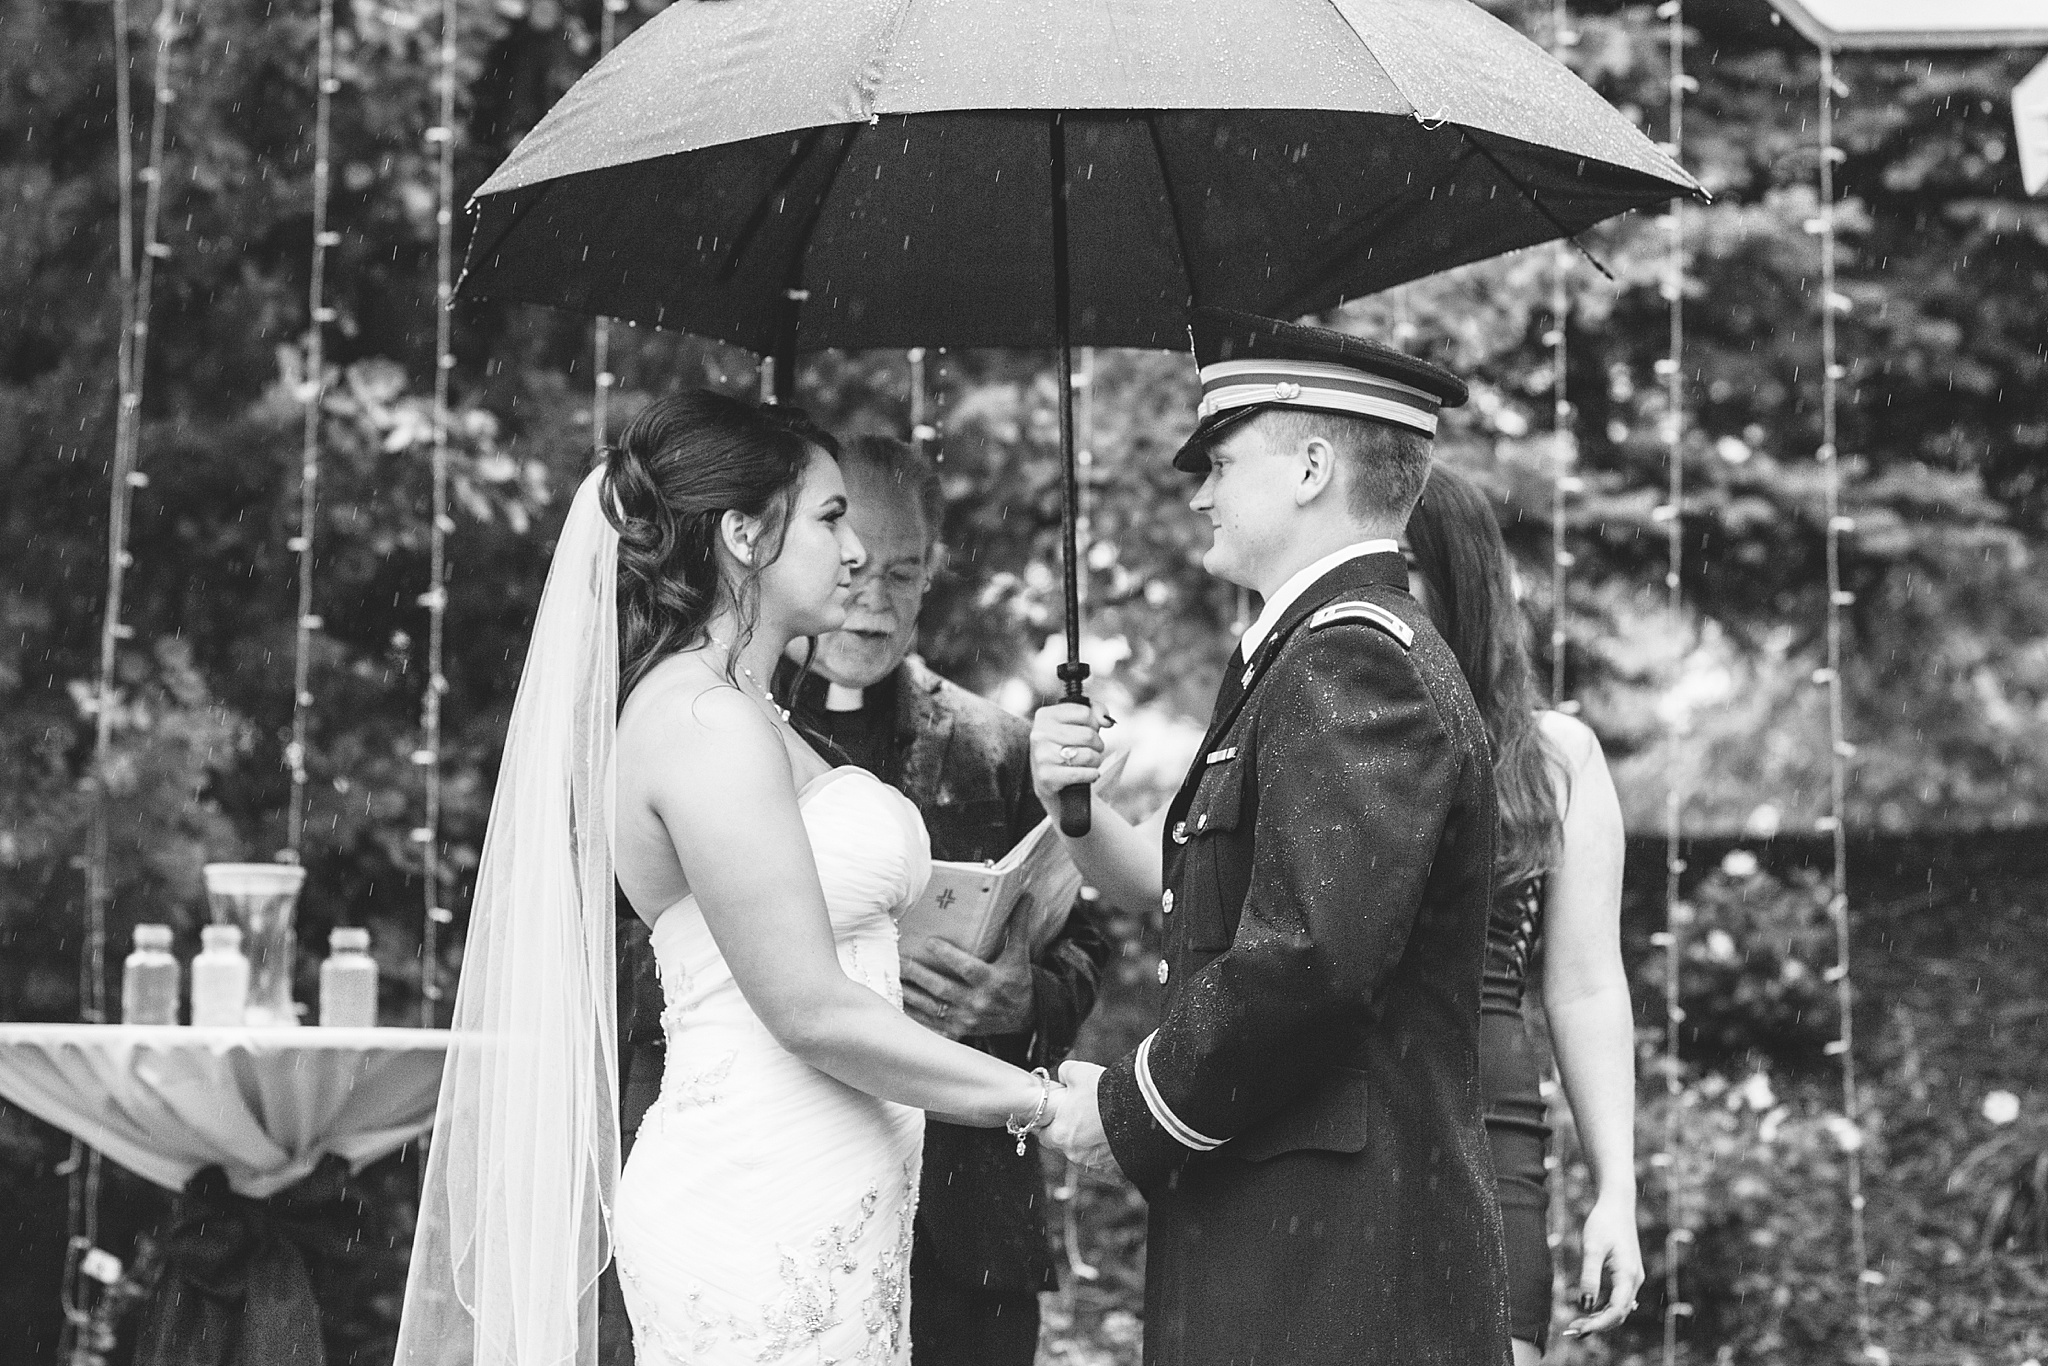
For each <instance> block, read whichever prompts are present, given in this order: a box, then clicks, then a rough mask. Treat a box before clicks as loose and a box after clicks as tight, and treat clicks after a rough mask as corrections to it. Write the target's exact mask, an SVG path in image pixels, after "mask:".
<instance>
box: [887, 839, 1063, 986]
mask: <svg viewBox="0 0 2048 1366" xmlns="http://www.w3.org/2000/svg"><path fill="white" fill-rule="evenodd" d="M1080 890H1081V872H1080V870H1079V869H1078V868H1076V867H1074V860H1073V859H1072V858H1070V857H1069V856H1068V854H1067V848H1066V845H1064V844H1062V843H1061V842H1060V837H1059V834H1058V833H1057V832H1056V831H1055V830H1054V829H1053V828H1052V822H1051V821H1050V820H1043V821H1040V822H1039V823H1038V824H1037V825H1036V826H1034V827H1032V830H1031V833H1030V834H1028V835H1026V836H1025V837H1024V838H1023V839H1021V840H1019V841H1017V844H1016V847H1015V848H1013V849H1011V850H1010V852H1009V853H1007V854H1004V855H1003V856H1002V857H1001V858H1000V859H997V860H996V861H995V862H993V863H989V862H980V863H954V862H950V861H948V860H946V859H933V860H932V880H931V881H930V882H929V883H928V884H926V886H925V889H924V895H923V896H921V897H919V898H918V899H917V900H916V901H915V902H913V903H912V904H911V907H910V909H909V910H907V911H905V912H904V913H903V918H902V919H901V920H900V921H898V922H897V926H896V931H897V936H898V942H899V944H900V945H901V948H900V950H899V952H900V953H901V954H902V955H903V956H904V957H906V958H907V957H909V956H911V954H912V953H913V952H914V951H915V949H916V947H917V945H918V944H919V943H920V942H921V941H923V940H925V939H928V938H938V939H947V940H951V941H952V942H953V943H955V944H958V945H959V946H960V947H961V948H964V949H966V950H967V951H968V952H969V953H972V954H974V955H975V956H976V957H978V958H981V959H982V960H984V961H986V960H989V959H992V958H994V957H995V956H996V955H997V954H998V953H1000V952H1002V948H1003V941H1004V939H1005V937H1006V936H1007V934H1008V933H1009V931H1010V922H1011V920H1012V919H1013V918H1014V919H1016V921H1017V925H1016V928H1017V930H1018V931H1020V932H1022V933H1024V934H1027V935H1029V936H1030V940H1031V955H1032V956H1033V957H1034V958H1035V957H1037V956H1038V952H1039V950H1041V949H1043V948H1044V947H1045V946H1046V945H1047V944H1049V943H1051V942H1052V940H1053V936H1055V935H1057V934H1058V933H1059V932H1060V927H1061V926H1062V925H1064V924H1066V923H1067V912H1068V911H1069V910H1070V909H1071V908H1072V907H1073V904H1074V897H1075V896H1076V895H1077V894H1078V893H1079V892H1080Z"/></svg>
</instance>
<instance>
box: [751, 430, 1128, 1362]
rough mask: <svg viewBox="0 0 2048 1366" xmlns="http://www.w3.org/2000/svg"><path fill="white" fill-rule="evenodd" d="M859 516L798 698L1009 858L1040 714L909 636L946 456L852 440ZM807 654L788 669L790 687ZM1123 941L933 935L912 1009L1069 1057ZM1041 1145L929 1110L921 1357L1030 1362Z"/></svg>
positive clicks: (783, 687) (916, 1308)
mask: <svg viewBox="0 0 2048 1366" xmlns="http://www.w3.org/2000/svg"><path fill="white" fill-rule="evenodd" d="M840 471H841V473H842V474H843V475H844V476H845V479H846V492H847V499H848V504H849V506H848V508H847V520H848V521H849V522H850V523H851V524H852V526H853V530H854V532H855V533H856V534H857V535H858V536H859V537H860V539H861V543H862V544H863V545H864V546H866V547H867V552H868V557H867V560H866V562H865V563H863V564H862V565H861V566H860V568H859V569H857V570H856V571H855V572H854V577H853V596H852V600H851V601H850V602H849V603H848V604H847V618H846V625H845V627H844V628H843V629H841V630H839V631H835V632H833V633H832V634H830V635H827V636H824V637H822V638H821V639H820V640H819V641H818V645H817V650H816V653H815V656H814V658H813V659H812V660H811V667H810V671H809V673H808V674H807V675H806V676H804V677H803V679H802V681H801V683H800V684H798V686H797V691H796V696H795V698H794V710H795V712H796V715H797V718H798V720H799V721H800V722H801V723H802V724H803V725H804V726H805V727H806V728H807V729H809V730H811V731H813V732H815V733H817V734H821V735H823V736H824V737H825V738H827V739H829V740H831V741H832V743H833V744H835V745H837V746H838V747H839V748H840V749H841V750H843V751H844V752H845V754H846V756H847V757H848V758H849V759H851V760H852V761H853V762H854V763H857V764H859V765H860V766H861V767H863V768H865V769H867V770H869V771H870V772H872V773H874V774H875V775H876V776H878V777H880V778H881V779H882V780H883V781H885V782H887V783H890V784H891V785H893V786H894V787H896V788H898V789H899V790H901V791H902V792H904V793H905V794H906V795H908V796H909V797H910V799H911V800H912V801H914V802H916V803H917V807H918V810H919V811H920V812H922V813H923V815H924V821H925V826H926V828H927V829H929V830H930V832H931V841H932V857H933V858H939V859H953V860H958V861H962V862H977V861H980V860H982V859H995V858H1000V857H1001V856H1002V855H1003V854H1004V853H1006V852H1007V851H1008V850H1009V849H1010V847H1011V846H1012V845H1014V844H1016V842H1017V841H1018V840H1020V839H1022V838H1023V837H1024V836H1025V835H1027V834H1029V833H1030V831H1031V829H1032V828H1033V827H1034V826H1036V825H1037V824H1038V823H1039V822H1040V821H1041V820H1043V819H1044V816H1045V813H1044V809H1043V808H1042V807H1040V805H1039V804H1038V798H1037V797H1036V796H1035V795H1034V794H1033V793H1032V790H1031V761H1030V741H1031V727H1030V725H1029V723H1028V722H1026V721H1024V720H1022V719H1021V718H1019V717H1015V716H1012V715H1010V714H1009V713H1008V712H1006V711H1004V710H1003V709H1002V708H1000V707H998V706H996V705H995V704H994V703H993V702H989V701H987V700H985V699H983V698H981V697H979V696H977V695H976V694H974V693H972V692H969V691H968V690H967V689H965V688H962V687H959V686H958V685H956V684H954V683H951V682H948V681H947V680H946V679H943V678H941V677H939V676H938V675H937V674H935V673H933V672H932V671H931V669H929V668H928V667H926V665H925V664H924V662H923V661H922V660H921V659H919V658H918V657H917V656H916V655H914V654H912V653H911V647H912V646H913V645H914V644H915V643H916V640H917V619H918V613H919V611H920V610H921V608H922V607H923V605H924V596H925V593H926V591H927V590H928V589H929V588H930V587H931V583H932V576H933V575H934V574H935V573H937V572H938V569H939V567H940V565H941V563H942V559H943V556H944V553H945V551H944V547H943V546H942V545H940V543H939V530H940V523H941V516H942V513H943V510H944V509H943V504H942V501H941V496H940V491H939V478H938V472H937V470H936V469H934V468H933V466H932V463H931V461H930V460H928V459H927V458H926V457H925V456H924V455H923V454H922V453H921V452H919V451H918V450H916V449H915V448H914V447H912V446H910V445H908V444H906V443H904V442H901V441H896V440H893V439H890V438H887V437H862V438H860V439H857V440H854V441H850V442H848V443H847V444H846V446H845V449H844V453H843V455H842V457H841V460H840ZM795 674H796V670H795V669H794V667H793V666H791V667H789V668H788V669H786V671H785V673H784V674H783V675H782V676H781V677H780V678H779V679H778V683H779V685H780V686H778V688H777V692H778V694H780V695H782V696H784V697H787V696H789V693H788V691H787V689H788V687H789V685H790V684H792V683H793V682H795V681H796V679H795ZM1111 953H1112V948H1111V945H1110V943H1109V940H1108V937H1107V936H1106V935H1105V934H1104V933H1103V931H1102V929H1101V928H1100V926H1099V925H1098V924H1097V923H1096V922H1095V920H1094V919H1093V917H1092V916H1091V915H1090V913H1089V912H1088V911H1087V910H1086V908H1085V905H1083V904H1078V903H1077V904H1076V906H1075V907H1074V909H1073V912H1072V913H1071V914H1070V915H1069V916H1068V918H1067V923H1066V926H1065V928H1064V929H1063V930H1061V932H1060V933H1059V935H1058V936H1057V937H1056V938H1055V939H1053V941H1052V942H1051V943H1050V944H1048V945H1047V946H1046V947H1045V949H1044V951H1043V952H1041V953H1039V954H1038V955H1037V957H1036V958H1035V959H1034V958H1031V957H1029V956H1028V954H1029V945H1028V944H1027V943H1025V942H1024V937H1023V936H1021V935H1020V936H1017V937H1016V939H1015V940H1014V941H1013V942H1012V943H1010V944H1009V945H1008V946H1007V947H1006V948H1005V949H1004V950H1003V952H1002V953H1000V954H999V955H998V956H997V957H996V959H995V960H994V961H993V962H989V963H983V962H981V961H980V960H979V959H977V958H975V957H973V956H972V955H971V954H968V953H966V952H964V951H962V950H958V949H953V948H952V946H950V945H948V944H946V943H944V942H943V941H936V940H927V941H925V943H924V945H922V946H921V948H920V950H919V952H918V953H917V955H916V956H913V957H908V958H906V959H905V960H904V962H903V997H904V1009H905V1010H906V1011H907V1012H908V1013H909V1014H910V1015H911V1017H912V1018H913V1019H916V1020H918V1021H919V1022H920V1023H922V1024H924V1025H926V1026H927V1027H928V1028H931V1029H934V1030H937V1031H938V1032H939V1033H942V1034H945V1035H947V1036H948V1037H950V1038H955V1039H964V1040H966V1041H967V1042H969V1043H976V1044H979V1045H980V1046H982V1047H984V1048H986V1049H988V1050H989V1051H990V1052H992V1053H995V1054H997V1055H998V1056H1000V1057H1002V1058H1004V1059H1006V1060H1008V1061H1010V1062H1014V1063H1017V1064H1019V1065H1020V1066H1024V1067H1048V1068H1056V1067H1057V1066H1058V1065H1059V1063H1060V1060H1061V1059H1063V1058H1064V1057H1065V1056H1066V1054H1067V1051H1068V1050H1069V1049H1070V1048H1072V1047H1073V1044H1074V1037H1075V1035H1076V1034H1078V1033H1079V1032H1080V1028H1081V1022H1082V1021H1083V1020H1084V1019H1085V1018H1086V1017H1087V1014H1088V1011H1089V1009H1090V1008H1091V1007H1092V1006H1093V1005H1094V1003H1095V994H1096V988H1097V985H1098V982H1099V980H1100V978H1101V974H1102V971H1103V968H1104V967H1105V966H1106V965H1107V964H1108V962H1109V959H1110V956H1111ZM1047 1204H1048V1201H1047V1197H1046V1190H1045V1182H1044V1178H1043V1175H1042V1172H1041V1169H1040V1167H1039V1163H1038V1155H1037V1153H1036V1152H1035V1151H1033V1152H1031V1153H1028V1154H1027V1155H1026V1156H1024V1157H1022V1158H1019V1157H1018V1156H1017V1152H1016V1143H1015V1140H1013V1139H1011V1138H1010V1137H1009V1136H1008V1135H1006V1134H1004V1133H1003V1132H1002V1131H1001V1130H1000V1129H963V1128H959V1127H957V1126H954V1125H951V1124H942V1123H939V1122H938V1121H936V1120H932V1121H929V1122H927V1124H926V1126H925V1140H924V1182H923V1189H922V1191H921V1193H920V1195H919V1199H918V1206H917V1228H916V1250H915V1252H914V1253H913V1255H912V1259H911V1265H910V1277H911V1295H910V1304H911V1310H910V1313H911V1323H910V1337H911V1352H912V1360H913V1363H914V1366H956V1364H957V1366H1012V1364H1013V1363H1014V1366H1029V1363H1030V1362H1031V1360H1032V1358H1033V1356H1034V1354H1035V1353H1036V1350H1037V1345H1038V1292H1039V1291H1041V1290H1052V1289H1055V1288H1057V1285H1058V1278H1057V1274H1056V1272H1055V1270H1054V1264H1053V1259H1052V1255H1051V1250H1050V1245H1049V1243H1048V1241H1047V1237H1046V1206H1047Z"/></svg>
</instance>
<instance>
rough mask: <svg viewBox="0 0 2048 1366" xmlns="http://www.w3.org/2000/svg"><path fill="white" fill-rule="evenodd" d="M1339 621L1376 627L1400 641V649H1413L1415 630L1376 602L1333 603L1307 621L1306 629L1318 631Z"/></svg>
mask: <svg viewBox="0 0 2048 1366" xmlns="http://www.w3.org/2000/svg"><path fill="white" fill-rule="evenodd" d="M1340 621H1362V622H1364V623H1365V624H1366V625H1368V626H1377V627H1379V628H1380V629H1381V630H1382V631H1385V632H1386V633H1387V634H1388V635H1390V636H1392V637H1393V638H1394V639H1395V640H1398V641H1400V642H1401V648H1402V649H1404V650H1410V649H1413V648H1414V647H1415V629H1414V628H1413V627H1411V626H1410V625H1409V624H1408V623H1407V622H1405V621H1403V620H1401V618H1400V617H1398V616H1396V615H1395V614H1394V613H1393V612H1392V611H1391V610H1389V609H1387V608H1385V607H1382V606H1380V605H1379V604H1378V603H1376V602H1363V601H1355V600H1354V601H1350V602H1333V603H1331V604H1330V605H1329V606H1328V607H1325V608H1323V609H1322V610H1321V611H1320V612H1317V613H1316V614H1315V615H1314V616H1312V617H1310V618H1309V619H1308V629H1309V630H1311V631H1320V630H1322V629H1323V628H1324V627H1325V626H1333V625H1335V624H1336V623H1337V622H1340Z"/></svg>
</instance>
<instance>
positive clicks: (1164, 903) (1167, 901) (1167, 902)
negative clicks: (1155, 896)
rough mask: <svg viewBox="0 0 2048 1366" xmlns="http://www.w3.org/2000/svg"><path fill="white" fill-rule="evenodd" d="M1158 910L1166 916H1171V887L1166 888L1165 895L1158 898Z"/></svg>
mask: <svg viewBox="0 0 2048 1366" xmlns="http://www.w3.org/2000/svg"><path fill="white" fill-rule="evenodd" d="M1159 909H1160V910H1162V911H1164V912H1166V913H1167V914H1168V915H1172V914H1173V889H1172V888H1171V887H1169V888H1167V889H1166V894H1165V895H1164V896H1162V897H1160V898H1159Z"/></svg>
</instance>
